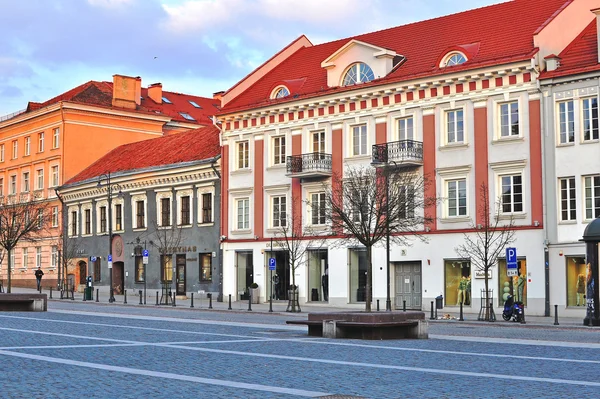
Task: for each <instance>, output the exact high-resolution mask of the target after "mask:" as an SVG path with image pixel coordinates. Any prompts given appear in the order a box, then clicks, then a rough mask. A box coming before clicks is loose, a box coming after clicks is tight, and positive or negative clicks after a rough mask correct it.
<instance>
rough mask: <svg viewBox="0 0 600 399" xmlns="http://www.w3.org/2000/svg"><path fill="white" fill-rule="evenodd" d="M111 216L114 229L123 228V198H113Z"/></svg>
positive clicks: (119, 229) (121, 229)
mask: <svg viewBox="0 0 600 399" xmlns="http://www.w3.org/2000/svg"><path fill="white" fill-rule="evenodd" d="M117 201H118V202H117ZM115 202H116V203H115ZM112 217H113V226H114V230H115V231H123V230H125V228H124V225H123V200H122V199H118V200H113V215H112Z"/></svg>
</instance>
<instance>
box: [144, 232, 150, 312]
mask: <svg viewBox="0 0 600 399" xmlns="http://www.w3.org/2000/svg"><path fill="white" fill-rule="evenodd" d="M149 255H150V254H149V253H148V250H147V249H146V241H144V252H142V263H143V264H144V305H145V304H146V267H147V266H148V256H149Z"/></svg>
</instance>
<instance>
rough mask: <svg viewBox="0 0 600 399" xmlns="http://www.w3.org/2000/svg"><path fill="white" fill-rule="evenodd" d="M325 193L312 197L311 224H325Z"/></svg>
mask: <svg viewBox="0 0 600 399" xmlns="http://www.w3.org/2000/svg"><path fill="white" fill-rule="evenodd" d="M325 209H326V208H325V193H313V194H311V196H310V216H311V223H312V224H315V225H321V224H325Z"/></svg>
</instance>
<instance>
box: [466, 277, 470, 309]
mask: <svg viewBox="0 0 600 399" xmlns="http://www.w3.org/2000/svg"><path fill="white" fill-rule="evenodd" d="M466 295H467V299H466V300H465V304H467V305H470V304H471V276H469V277H467V287H466Z"/></svg>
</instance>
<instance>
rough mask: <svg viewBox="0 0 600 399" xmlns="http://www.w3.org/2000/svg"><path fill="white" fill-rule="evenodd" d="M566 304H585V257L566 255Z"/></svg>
mask: <svg viewBox="0 0 600 399" xmlns="http://www.w3.org/2000/svg"><path fill="white" fill-rule="evenodd" d="M566 261H567V306H585V285H586V270H585V257H583V256H567V257H566Z"/></svg>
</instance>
